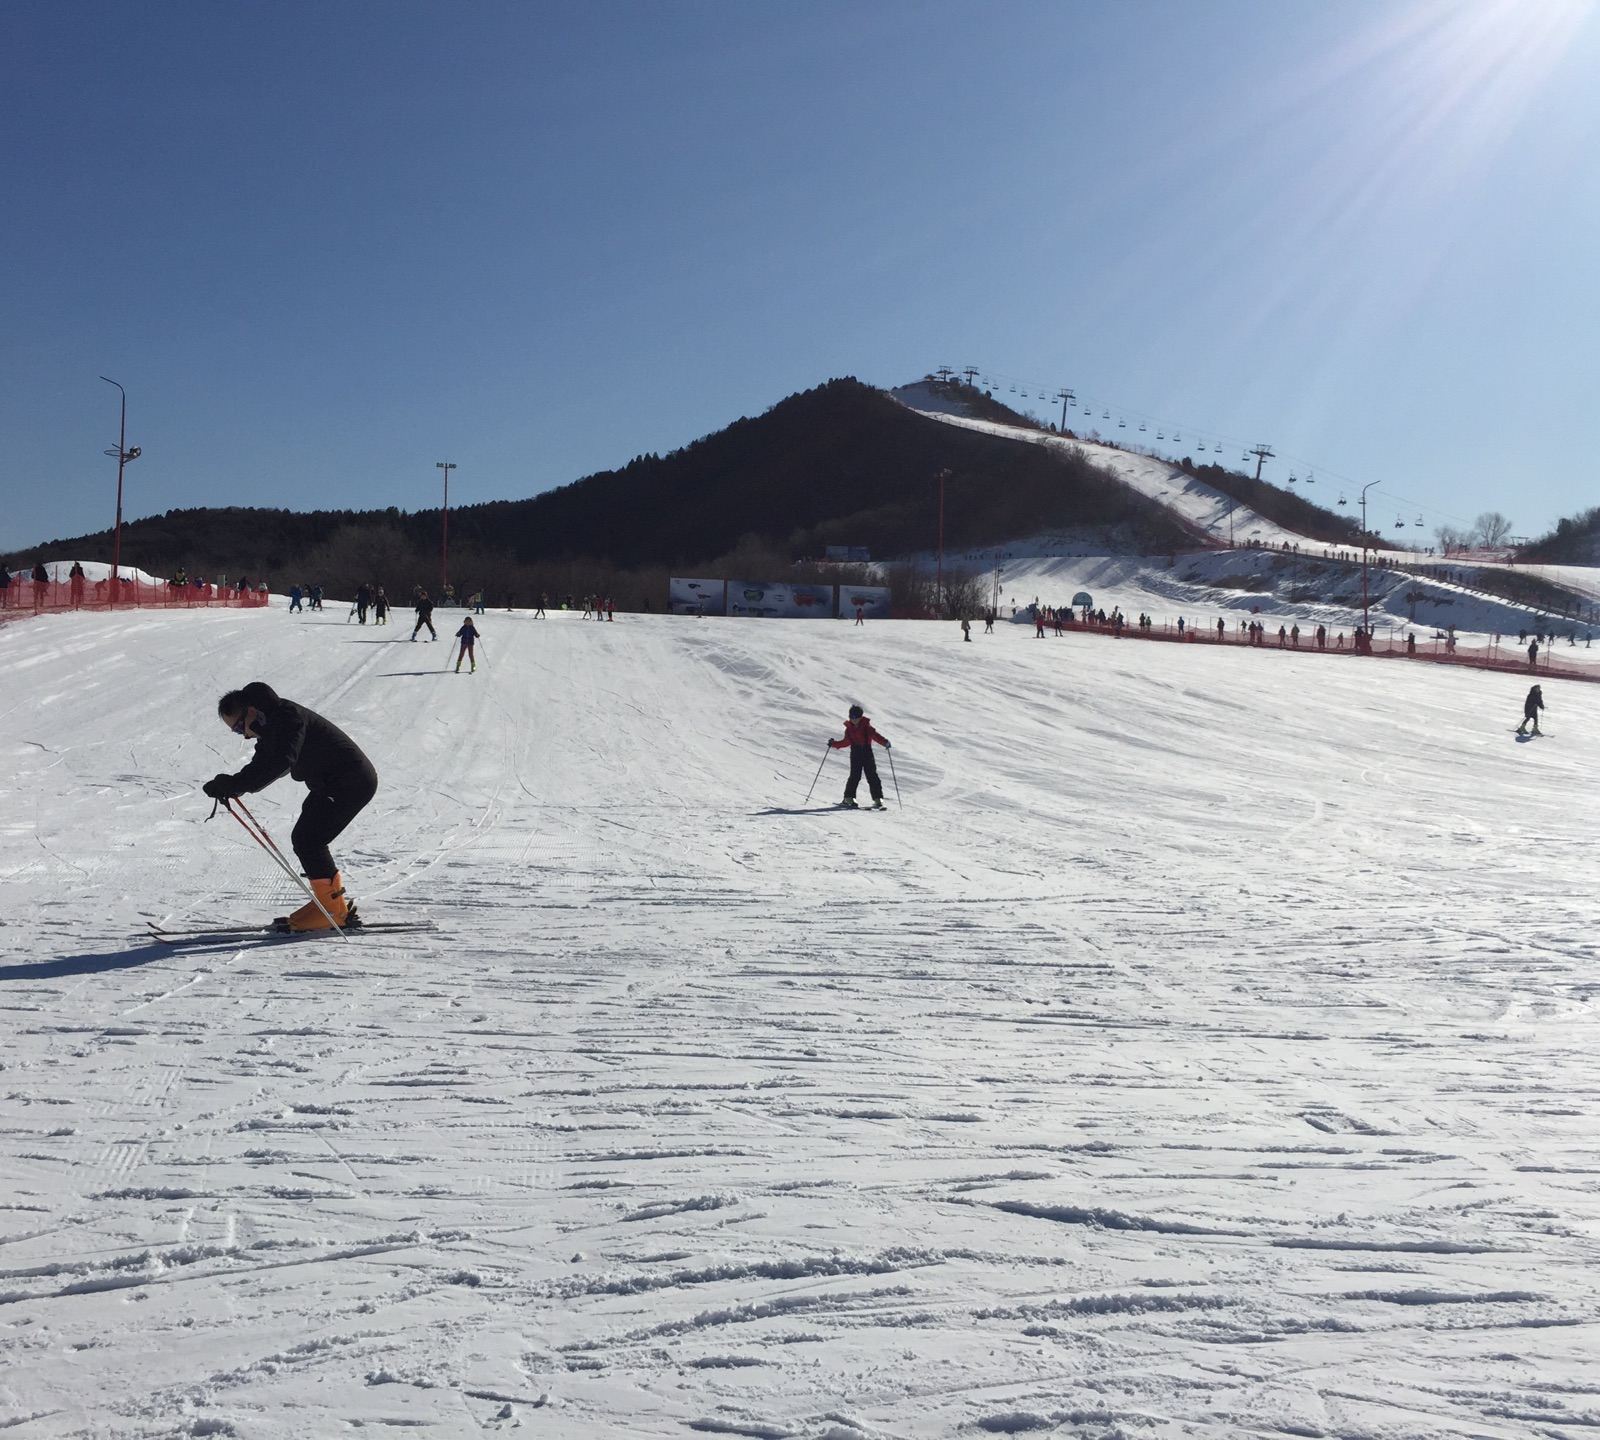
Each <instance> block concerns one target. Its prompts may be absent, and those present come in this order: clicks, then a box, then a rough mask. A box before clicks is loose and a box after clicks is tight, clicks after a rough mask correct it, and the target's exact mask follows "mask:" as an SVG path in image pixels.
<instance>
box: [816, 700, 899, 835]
mask: <svg viewBox="0 0 1600 1440" xmlns="http://www.w3.org/2000/svg"><path fill="white" fill-rule="evenodd" d="M874 740H876V741H877V742H878V744H880V745H881V746H883V748H884V749H885V750H888V749H889V748H890V745H889V742H888V741H887V740H885V739H884V738H883V736H881V735H880V734H878V732H877V731H876V730H874V729H873V728H872V721H870V720H869V719H867V717H866V716H865V715H863V714H862V713H861V707H860V706H859V705H852V706H851V707H850V718H849V719H848V720H846V721H845V722H844V739H843V740H830V741H828V745H829V746H830V747H831V748H832V749H834V750H843V749H845V748H846V747H848V748H849V751H850V778H849V779H848V780H847V781H845V786H844V799H843V800H842V801H841V802H840V804H842V805H844V806H846V807H847V808H848V809H851V810H854V809H856V808H857V807H856V787H857V786H859V785H860V784H861V776H862V775H863V774H865V775H866V777H867V789H868V790H869V791H870V792H871V793H872V808H873V809H874V810H882V809H883V781H881V780H880V779H878V765H877V762H876V761H875V760H874V759H873V758H872V742H873V741H874Z"/></svg>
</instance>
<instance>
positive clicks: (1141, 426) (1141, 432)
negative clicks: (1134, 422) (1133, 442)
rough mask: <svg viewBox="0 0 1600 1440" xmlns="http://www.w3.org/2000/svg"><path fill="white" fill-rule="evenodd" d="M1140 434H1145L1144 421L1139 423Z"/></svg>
mask: <svg viewBox="0 0 1600 1440" xmlns="http://www.w3.org/2000/svg"><path fill="white" fill-rule="evenodd" d="M1139 433H1140V434H1143V433H1144V421H1143V420H1141V421H1140V422H1139Z"/></svg>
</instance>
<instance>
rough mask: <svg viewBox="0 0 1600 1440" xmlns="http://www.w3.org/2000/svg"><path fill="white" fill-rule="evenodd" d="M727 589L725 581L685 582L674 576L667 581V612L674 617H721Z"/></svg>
mask: <svg viewBox="0 0 1600 1440" xmlns="http://www.w3.org/2000/svg"><path fill="white" fill-rule="evenodd" d="M726 589H727V582H726V581H724V580H683V579H680V578H679V577H678V576H676V575H674V576H673V577H672V578H671V579H670V580H668V581H667V611H668V613H669V614H672V615H721V614H722V613H723V612H724V608H725V605H724V598H723V594H724V591H725V590H726Z"/></svg>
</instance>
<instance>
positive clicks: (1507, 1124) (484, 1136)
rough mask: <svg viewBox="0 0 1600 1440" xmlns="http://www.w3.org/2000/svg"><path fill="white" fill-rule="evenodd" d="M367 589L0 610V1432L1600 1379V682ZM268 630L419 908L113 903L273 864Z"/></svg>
mask: <svg viewBox="0 0 1600 1440" xmlns="http://www.w3.org/2000/svg"><path fill="white" fill-rule="evenodd" d="M400 618H401V617H400V616H398V615H397V623H396V625H395V626H394V627H393V628H391V629H389V630H383V629H377V628H375V627H372V626H367V627H365V628H362V627H358V626H352V625H347V624H346V623H345V617H344V616H343V615H338V616H326V617H324V616H320V615H306V616H289V615H286V614H285V613H284V612H283V611H282V610H281V609H274V610H271V611H265V610H263V611H247V612H236V611H205V610H195V611H181V612H176V613H170V614H168V613H156V612H149V611H141V612H131V613H130V612H123V613H120V614H71V615H60V616H46V617H43V618H41V619H33V620H24V621H21V622H19V623H16V624H12V625H8V626H6V627H4V628H3V629H0V670H3V674H4V676H5V679H6V685H5V695H4V699H3V701H0V754H3V755H4V757H5V762H6V768H5V771H4V776H3V779H0V800H3V803H0V952H3V953H0V997H3V1001H4V1004H5V1015H6V1020H7V1028H8V1032H9V1033H8V1035H7V1043H6V1045H5V1047H4V1049H3V1050H0V1094H3V1095H4V1097H5V1103H4V1110H3V1117H4V1120H3V1129H0V1433H4V1434H5V1435H6V1436H7V1437H8V1440H10V1437H11V1436H13V1435H14V1436H17V1437H29V1440H33V1437H45V1436H50V1437H59V1436H95V1437H99V1436H117V1437H154V1436H198V1435H221V1436H240V1437H252V1440H257V1437H260V1440H280V1437H281V1440H289V1437H294V1440H305V1437H322V1436H333V1435H342V1434H347V1433H355V1432H357V1431H361V1432H365V1433H389V1432H390V1431H392V1430H393V1429H395V1428H404V1429H410V1430H414V1431H418V1432H421V1433H429V1434H436V1435H449V1436H457V1435H460V1436H465V1435H477V1434H480V1433H482V1432H493V1433H501V1432H505V1433H510V1432H512V1431H514V1430H516V1429H518V1428H521V1429H523V1430H524V1431H525V1432H526V1433H530V1434H532V1433H536V1434H540V1435H551V1436H573V1437H579V1436H611V1435H618V1436H623V1435H625V1436H682V1435H687V1434H697V1433H698V1434H722V1435H739V1436H756V1437H787V1436H807V1437H831V1440H861V1437H885V1440H887V1437H895V1440H900V1437H925V1436H945V1435H984V1434H1019V1433H1033V1432H1039V1433H1049V1434H1052V1435H1063V1436H1097V1437H1134V1436H1137V1437H1177V1436H1208V1437H1223V1436H1236V1435H1261V1436H1265V1435H1298V1436H1330V1437H1331V1436H1338V1437H1350V1440H1355V1437H1401V1436H1404V1437H1418V1436H1422V1437H1457V1436H1460V1437H1466V1436H1475V1437H1482V1436H1492V1437H1508V1436H1530V1437H1531V1436H1576V1435H1581V1434H1593V1433H1594V1428H1595V1426H1596V1425H1597V1424H1600V1367H1597V1366H1596V1364H1595V1356H1596V1354H1597V1353H1600V1181H1597V1177H1600V1146H1597V1143H1596V1134H1595V1128H1594V1107H1595V1103H1596V1098H1597V1095H1600V1047H1597V1045H1596V1043H1595V1030H1596V1018H1597V1002H1600V971H1597V960H1600V954H1597V941H1596V935H1597V933H1600V924H1597V922H1600V902H1597V900H1596V890H1595V886H1594V883H1593V874H1592V872H1593V850H1594V840H1595V824H1594V813H1595V812H1594V797H1595V793H1596V783H1597V781H1600V763H1597V760H1596V752H1595V747H1594V745H1593V743H1592V737H1593V736H1594V734H1595V733H1596V729H1597V727H1600V688H1597V687H1594V686H1590V685H1582V684H1575V683H1570V682H1569V683H1562V682H1558V681H1546V682H1545V683H1544V691H1545V696H1546V699H1547V700H1548V702H1549V706H1550V708H1549V711H1548V713H1547V726H1548V729H1549V731H1550V733H1549V734H1548V735H1547V736H1546V737H1544V738H1541V739H1537V740H1532V741H1528V742H1519V741H1518V740H1517V738H1516V737H1515V736H1514V735H1513V734H1512V733H1511V732H1512V730H1513V727H1514V726H1515V725H1516V723H1517V721H1518V719H1519V717H1520V710H1521V703H1522V698H1523V693H1524V690H1525V688H1526V687H1525V684H1524V683H1523V681H1522V679H1521V678H1520V677H1515V676H1503V675H1494V674H1487V673H1483V672H1477V671H1463V670H1455V669H1448V668H1443V667H1436V666H1426V665H1408V664H1405V663H1402V662H1387V661H1380V660H1359V659H1355V658H1353V657H1349V656H1337V657H1336V656H1333V655H1317V654H1280V653H1276V652H1272V651H1266V652H1262V651H1251V650H1246V649H1237V648H1232V647H1215V646H1214V647H1209V648H1208V647H1203V646H1178V645H1163V644H1150V643H1138V642H1134V641H1115V640H1110V639H1106V638H1102V637H1098V636H1088V635H1069V636H1067V637H1065V638H1061V639H1056V638H1054V637H1052V638H1050V639H1048V640H1044V641H1040V640H1037V639H1035V638H1034V637H1033V636H1032V634H1031V631H1026V630H1023V629H1022V628H1021V627H1013V626H1001V627H998V633H996V634H994V635H988V636H986V635H976V636H975V637H974V641H973V643H971V644H965V643H962V642H961V639H960V632H959V631H958V630H957V628H956V627H955V626H953V625H933V624H918V623H912V622H906V623H889V622H885V623H879V624H869V625H867V626H864V627H856V626H853V625H847V624H843V623H834V624H830V623H822V622H807V621H793V622H791V621H753V620H720V619H713V620H703V621H701V620H688V619H669V618H666V617H636V616H628V617H619V619H618V620H617V621H616V623H614V624H604V625H597V624H594V623H592V622H582V621H579V620H577V619H576V618H575V617H573V616H570V615H552V616H551V617H550V618H549V619H548V620H534V619H532V618H530V617H528V616H525V615H520V614H519V615H515V616H511V615H505V614H499V615H496V614H493V613H491V614H490V615H488V616H485V617H483V618H481V619H480V620H479V622H478V623H479V625H480V627H481V629H482V631H483V633H484V636H485V647H484V648H485V652H486V654H485V658H484V660H483V661H481V662H480V666H479V670H478V673H477V674H476V675H467V674H462V675H456V674H454V673H447V672H445V671H444V669H443V668H442V667H443V665H444V662H445V658H446V645H445V643H444V642H441V643H439V644H437V645H434V644H426V643H423V644H416V645H412V644H408V643H406V642H405V637H406V635H407V633H408V630H407V629H406V628H402V627H401V626H400V624H399V623H398V621H399V619H400ZM439 618H441V619H444V620H446V621H447V622H453V620H454V613H453V612H452V613H451V614H449V615H446V614H445V613H444V612H439ZM453 628H454V624H453V623H447V624H445V625H441V626H440V629H441V632H442V633H445V634H448V633H449V631H450V630H451V629H453ZM255 678H261V679H265V680H268V681H269V682H271V683H273V684H274V685H275V686H277V687H278V688H279V689H280V690H281V691H282V692H283V693H284V694H286V695H288V696H290V697H292V698H295V699H297V700H301V701H303V702H305V703H307V704H309V705H312V706H313V707H315V708H317V709H318V710H320V711H322V712H323V713H325V714H327V715H328V716H329V717H330V718H332V719H334V720H335V721H336V722H337V723H338V724H340V725H341V726H343V727H344V728H345V729H347V730H348V731H349V733H350V734H352V735H353V736H354V737H356V738H357V740H358V741H359V742H360V743H362V744H363V745H364V746H365V747H366V748H367V750H368V752H369V753H370V754H371V756H372V758H373V760H374V761H375V763H376V765H377V767H378V769H379V772H380V774H381V777H382V784H381V789H380V791H379V793H378V796H377V798H376V799H375V800H374V802H373V803H372V805H371V806H370V807H369V809H368V810H367V811H366V812H364V813H363V814H362V815H361V816H360V817H358V819H357V820H356V822H355V824H354V825H353V826H352V827H351V828H350V830H349V831H348V832H347V833H346V835H344V836H343V837H341V839H340V840H338V841H337V842H335V854H336V855H338V856H339V857H340V859H341V861H342V864H343V867H344V873H345V876H346V879H347V883H348V885H349V888H350V891H351V894H352V895H353V896H354V898H355V899H356V900H357V901H358V903H359V904H360V906H361V907H362V909H363V910H364V911H366V912H367V914H368V915H369V917H370V918H372V919H390V920H393V919H400V918H408V917H416V918H429V919H432V920H434V921H436V922H437V924H438V926H439V929H438V931H437V932H436V933H424V934H411V935H401V936H392V937H386V936H383V935H378V934H372V935H366V936H359V937H356V938H354V939H351V940H350V941H348V942H345V941H341V940H339V939H337V938H331V937H325V936H324V937H310V938H300V939H293V940H272V939H255V938H249V939H243V940H235V941H231V942H227V943H212V944H209V945H195V946H189V947H183V948H171V947H165V946H162V945H158V944H155V943H152V942H150V941H148V940H146V939H143V938H141V937H140V931H141V928H142V923H143V920H144V919H145V918H147V917H149V918H155V919H158V920H161V921H164V922H169V923H172V924H179V923H183V922H191V923H192V922H202V923H203V922H213V921H219V920H233V921H238V920H244V919H253V918H256V917H262V918H265V917H267V916H270V915H271V914H273V913H275V912H281V910H282V909H283V908H284V906H285V905H286V904H288V903H289V902H290V896H289V893H288V888H287V881H286V880H284V879H283V878H282V877H281V876H278V872H275V871H274V870H272V869H271V868H270V867H269V866H268V865H267V864H266V863H265V861H264V859H263V857H262V855H261V853H260V851H259V850H258V849H257V848H256V846H255V845H254V844H253V843H252V842H251V841H250V840H249V839H248V838H247V837H246V836H245V834H244V833H243V831H242V830H241V829H240V828H239V827H238V826H236V825H235V824H234V823H233V822H232V821H231V820H230V819H229V818H228V817H227V816H226V815H219V816H218V817H217V818H216V819H215V820H212V821H210V822H209V823H207V822H206V815H207V813H208V811H209V810H210V805H209V802H207V801H206V800H204V798H203V797H202V796H201V795H200V793H199V789H198V786H199V784H200V783H201V782H202V781H204V780H206V779H208V778H209V777H210V776H211V775H212V774H214V773H216V772H217V771H219V770H232V769H235V768H237V767H238V766H239V765H240V764H241V763H242V762H243V761H244V760H245V759H246V758H247V755H248V753H249V746H248V745H246V744H244V743H242V742H240V741H238V740H236V739H235V738H234V737H232V736H231V735H229V734H228V732H227V731H226V730H225V729H224V728H223V727H222V726H221V724H220V723H219V722H218V721H217V720H216V718H215V715H214V703H215V698H216V696H217V695H218V694H220V692H222V691H223V690H225V689H227V688H231V687H233V686H236V685H239V684H241V683H243V682H245V681H247V680H250V679H255ZM856 699H859V700H861V701H862V702H863V703H865V704H866V706H867V707H868V712H869V714H871V716H872V717H873V719H874V721H875V723H876V724H877V726H878V728H879V729H880V730H881V731H883V733H885V734H886V735H888V736H889V738H890V739H891V740H893V741H894V750H893V752H892V759H893V761H894V766H895V770H894V775H893V777H891V773H890V769H889V766H888V764H886V763H882V762H884V761H887V760H889V759H890V758H891V757H890V756H889V755H887V754H884V753H883V752H882V751H880V752H879V758H880V764H881V769H882V773H883V779H884V782H885V785H886V787H887V789H888V798H889V806H890V809H889V812H888V813H886V814H874V813H854V812H843V811H837V810H832V809H826V808H823V807H825V806H826V805H828V804H829V803H830V802H832V801H833V800H835V799H836V798H837V797H838V795H839V792H840V788H841V785H842V782H843V778H844V777H843V770H844V764H845V760H844V757H842V756H841V755H835V754H832V753H831V752H827V751H825V750H824V747H823V741H824V739H825V738H826V737H827V736H829V735H830V734H832V735H837V734H839V733H840V728H839V724H840V720H841V719H842V715H843V711H844V708H845V706H846V705H847V704H848V703H849V702H850V701H852V700H856ZM825 756H826V759H824V757H825ZM819 761H822V762H823V764H822V774H821V777H820V779H819V780H818V781H817V785H816V793H815V795H813V796H812V798H811V801H810V803H809V804H807V803H805V800H804V797H805V795H806V788H807V786H808V785H810V784H811V783H812V780H813V777H814V776H815V774H816V772H817V767H818V763H819ZM894 780H897V781H898V790H899V798H900V799H903V802H904V805H903V808H901V806H900V804H899V803H897V797H896V788H895V784H894V783H893V782H894ZM303 794H304V790H303V788H302V787H300V786H298V785H296V784H294V783H293V782H291V781H288V780H284V781H281V782H280V783H279V784H277V785H276V786H274V787H272V788H271V789H269V790H268V791H266V792H264V793H263V794H262V795H261V796H260V797H259V803H257V804H256V805H255V807H254V808H255V810H256V813H257V815H258V816H259V817H260V818H261V819H262V820H263V821H264V822H265V823H266V824H267V826H268V827H269V828H270V829H271V830H272V831H273V833H274V834H275V835H276V836H277V837H278V838H279V839H280V840H281V841H284V842H285V843H286V842H287V839H288V832H289V829H290V827H291V825H292V823H293V820H294V816H295V814H296V811H297V809H298V806H299V802H300V799H301V798H302V796H303ZM275 876H278V878H276V879H275V878H274V877H275Z"/></svg>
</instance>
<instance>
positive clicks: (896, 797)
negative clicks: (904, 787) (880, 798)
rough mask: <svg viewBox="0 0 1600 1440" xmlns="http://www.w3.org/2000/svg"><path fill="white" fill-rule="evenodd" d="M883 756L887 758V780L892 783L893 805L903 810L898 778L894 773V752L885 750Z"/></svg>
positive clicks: (903, 804)
mask: <svg viewBox="0 0 1600 1440" xmlns="http://www.w3.org/2000/svg"><path fill="white" fill-rule="evenodd" d="M884 754H886V755H887V756H888V757H889V778H890V779H891V780H893V781H894V803H895V804H896V805H898V806H899V807H900V808H901V809H902V810H904V809H905V808H906V802H905V801H904V800H902V799H901V798H900V777H899V776H898V775H896V774H895V773H894V751H893V750H892V749H889V750H885V751H884Z"/></svg>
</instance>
